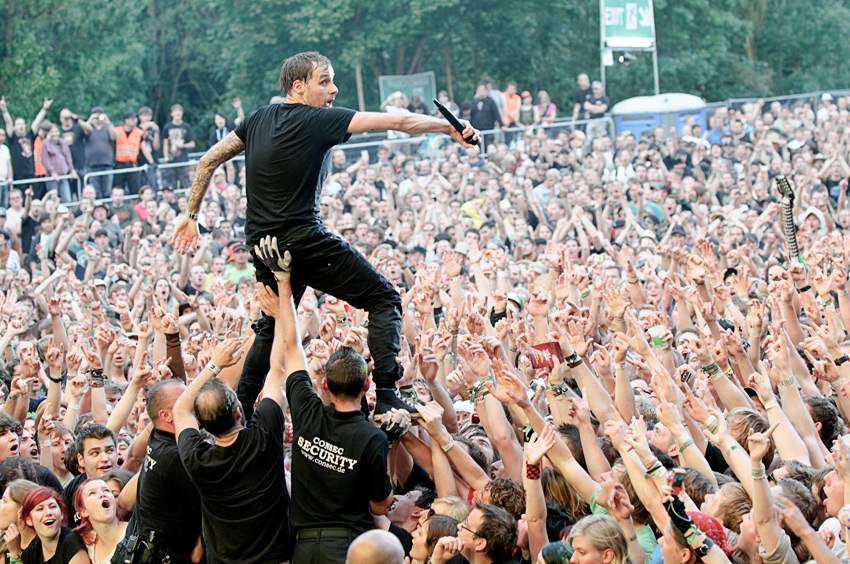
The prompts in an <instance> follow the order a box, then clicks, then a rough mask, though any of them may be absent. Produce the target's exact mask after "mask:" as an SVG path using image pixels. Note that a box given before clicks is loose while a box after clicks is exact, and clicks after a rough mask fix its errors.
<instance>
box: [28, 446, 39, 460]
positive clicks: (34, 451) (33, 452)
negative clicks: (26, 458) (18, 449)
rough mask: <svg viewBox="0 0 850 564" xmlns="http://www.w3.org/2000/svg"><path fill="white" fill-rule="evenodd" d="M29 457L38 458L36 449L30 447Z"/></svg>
mask: <svg viewBox="0 0 850 564" xmlns="http://www.w3.org/2000/svg"><path fill="white" fill-rule="evenodd" d="M30 456H31V457H33V458H38V448H36V447H32V448H31V449H30Z"/></svg>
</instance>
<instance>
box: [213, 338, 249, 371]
mask: <svg viewBox="0 0 850 564" xmlns="http://www.w3.org/2000/svg"><path fill="white" fill-rule="evenodd" d="M243 352H244V351H243V350H242V340H241V339H228V340H226V341H222V342H221V343H219V344H217V345H216V347H215V350H214V351H213V358H212V360H213V363H214V364H215V365H216V366H218V367H219V368H227V367H228V366H233V365H234V364H236V363H237V362H239V359H240V358H242V353H243Z"/></svg>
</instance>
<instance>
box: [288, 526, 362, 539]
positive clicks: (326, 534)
mask: <svg viewBox="0 0 850 564" xmlns="http://www.w3.org/2000/svg"><path fill="white" fill-rule="evenodd" d="M355 536H356V535H355V534H354V531H352V530H351V529H345V528H343V527H318V528H315V529H301V530H300V531H298V534H297V535H296V537H295V538H296V540H297V541H302V540H320V539H351V538H353V537H355Z"/></svg>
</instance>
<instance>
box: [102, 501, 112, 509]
mask: <svg viewBox="0 0 850 564" xmlns="http://www.w3.org/2000/svg"><path fill="white" fill-rule="evenodd" d="M100 505H101V506H103V508H104V509H109V508H110V507H111V506H112V504H111V503H110V502H109V500H108V499H104V500H103V501H101V502H100Z"/></svg>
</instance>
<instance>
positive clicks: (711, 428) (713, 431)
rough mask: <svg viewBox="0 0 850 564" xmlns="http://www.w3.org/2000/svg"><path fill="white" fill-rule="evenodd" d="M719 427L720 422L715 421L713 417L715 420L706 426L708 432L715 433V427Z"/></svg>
mask: <svg viewBox="0 0 850 564" xmlns="http://www.w3.org/2000/svg"><path fill="white" fill-rule="evenodd" d="M719 428H720V423H719V422H718V421H717V419H715V420H714V422H713V423H711V424H710V425H709V426H708V432H709V433H716V432H717V429H719Z"/></svg>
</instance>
